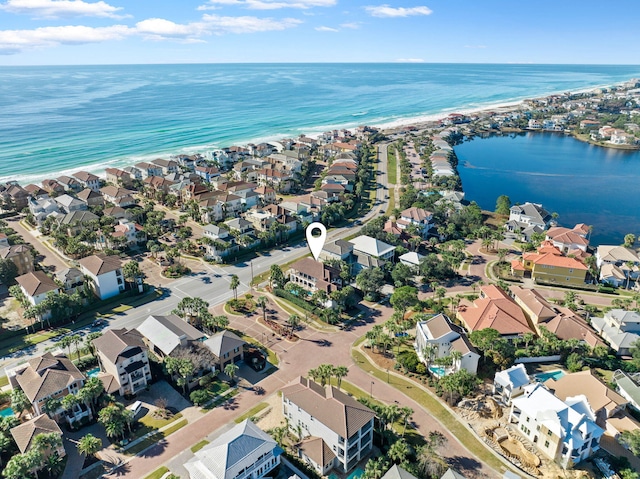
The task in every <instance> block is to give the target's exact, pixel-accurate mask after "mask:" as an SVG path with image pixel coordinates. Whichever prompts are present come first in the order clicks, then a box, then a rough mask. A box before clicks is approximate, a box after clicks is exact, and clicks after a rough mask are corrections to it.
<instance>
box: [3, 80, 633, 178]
mask: <svg viewBox="0 0 640 479" xmlns="http://www.w3.org/2000/svg"><path fill="white" fill-rule="evenodd" d="M622 83H624V82H619V83H613V84H606V85H597V86H589V87H584V88H581V89H576V90H561V91H553V92H550V93H544V94H541V95H534V96H527V97H523V98H516V99H510V100H505V101H501V102H494V103H486V104H480V105H477V106H466V107H465V106H464V105H462V106H460V107H459V108H458V107H447V108H443V109H441V110H439V111H437V112H435V113H429V114H425V115H418V116H408V117H402V118H398V119H395V120H391V121H385V122H376V121H375V120H373V121H369V122H358V121H352V122H344V123H340V124H335V125H322V126H316V127H309V128H308V129H305V128H299V129H297V136H301V135H304V136H308V137H310V138H317V137H318V136H320V134H322V132H324V131H328V130H333V129H351V128H355V127H357V126H360V125H368V126H372V127H376V128H379V129H380V130H381V131H390V130H391V131H393V130H397V129H401V128H404V127H407V126H415V127H417V128H419V129H421V128H425V127H428V126H432V125H430V123H432V122H434V121H437V120H438V119H440V118H442V117H443V116H446V115H448V114H450V113H460V114H463V115H471V114H479V113H487V112H491V111H495V110H501V111H505V112H506V111H513V110H514V109H517V108H518V107H520V106H521V105H522V104H523V103H524V101H525V100H527V99H531V98H545V97H548V96H552V95H559V94H563V93H568V92H571V93H587V92H592V91H594V90H597V89H600V88H608V87H612V86H616V85H620V84H622ZM354 118H356V119H357V118H359V116H355V117H354ZM294 130H295V129H294ZM294 135H296V134H295V133H291V134H282V133H281V134H273V135H261V136H257V137H253V138H252V139H249V140H246V141H238V142H235V143H232V144H229V145H217V144H216V143H215V142H212V143H211V144H210V145H202V146H184V147H178V148H176V149H173V150H171V151H164V152H153V153H142V154H138V155H131V156H128V157H125V158H112V159H108V160H102V161H97V162H95V163H87V164H85V165H79V166H76V167H71V168H64V169H60V170H51V171H49V172H46V173H42V174H25V175H23V176H22V177H19V178H12V177H11V176H1V177H0V181H1V182H6V181H17V182H18V183H19V184H21V185H23V186H24V185H27V184H30V183H40V182H41V181H42V180H44V179H48V178H57V177H59V176H62V175H70V174H72V173H74V172H77V171H81V170H84V171H89V172H90V173H93V174H96V175H98V176H100V177H103V178H104V176H105V169H106V168H124V167H126V166H131V165H133V164H135V163H137V162H141V161H151V160H154V159H156V158H169V157H171V156H175V155H178V154H187V155H189V154H196V153H202V154H206V153H209V152H212V151H214V150H217V149H220V148H226V147H230V146H233V145H239V146H240V145H246V144H248V143H262V142H271V141H278V140H281V139H282V138H286V137H292V136H294ZM599 146H602V145H599Z"/></svg>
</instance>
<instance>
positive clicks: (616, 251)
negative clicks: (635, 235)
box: [595, 245, 640, 286]
mask: <svg viewBox="0 0 640 479" xmlns="http://www.w3.org/2000/svg"><path fill="white" fill-rule="evenodd" d="M595 256H596V265H597V266H598V268H601V273H600V279H601V280H603V281H605V280H606V281H607V282H609V283H613V284H615V285H617V286H620V285H621V284H622V283H623V282H624V280H621V279H620V275H623V276H624V278H630V279H634V280H635V279H638V276H639V274H640V257H639V256H638V253H637V251H634V250H633V249H631V248H626V247H624V246H618V245H600V246H598V249H597V250H596V255H595Z"/></svg>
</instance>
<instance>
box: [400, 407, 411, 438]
mask: <svg viewBox="0 0 640 479" xmlns="http://www.w3.org/2000/svg"><path fill="white" fill-rule="evenodd" d="M413 412H414V411H413V409H411V408H410V407H408V406H403V407H401V408H400V414H401V416H400V417H401V418H402V422H403V426H402V437H404V433H405V432H406V430H407V421H409V418H410V417H411V415H412V414H413Z"/></svg>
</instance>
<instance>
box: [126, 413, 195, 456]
mask: <svg viewBox="0 0 640 479" xmlns="http://www.w3.org/2000/svg"><path fill="white" fill-rule="evenodd" d="M186 425H187V420H186V419H181V420H180V421H178V422H176V423H175V424H173V425H172V426H169V427H168V428H167V429H165V430H164V431H158V432H157V433H155V434H153V435H151V436H149V437H148V438H146V439H145V440H144V441H140V442H139V443H138V444H136V445H135V446H132V447H130V448H129V449H127V450H126V451H124V453H125V454H127V455H128V456H135V455H136V454H138V453H140V452H142V451H144V450H145V449H146V448H148V447H149V446H153V445H154V444H155V443H157V442H160V441H161V440H163V439H164V438H165V437H167V436H169V435H170V434H173V433H174V432H176V431H177V430H178V429H180V428H182V427H184V426H186Z"/></svg>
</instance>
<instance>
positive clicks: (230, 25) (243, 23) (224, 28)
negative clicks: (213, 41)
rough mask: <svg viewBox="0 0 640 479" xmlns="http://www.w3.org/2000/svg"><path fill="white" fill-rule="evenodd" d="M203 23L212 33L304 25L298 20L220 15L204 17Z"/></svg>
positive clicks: (269, 29)
mask: <svg viewBox="0 0 640 479" xmlns="http://www.w3.org/2000/svg"><path fill="white" fill-rule="evenodd" d="M202 20H203V22H204V23H205V24H206V25H207V30H208V31H210V32H211V33H215V34H222V33H256V32H269V31H279V30H286V29H288V28H293V27H296V26H298V25H300V24H301V23H302V20H298V19H296V18H282V19H273V18H258V17H250V16H245V17H222V16H218V15H204V16H203V17H202Z"/></svg>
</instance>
